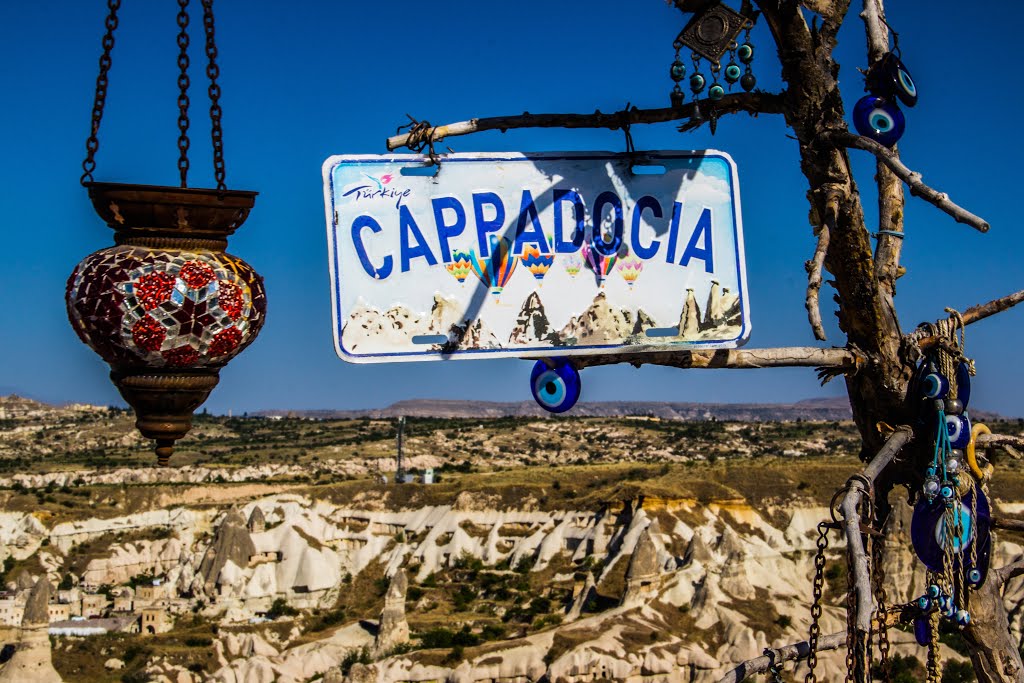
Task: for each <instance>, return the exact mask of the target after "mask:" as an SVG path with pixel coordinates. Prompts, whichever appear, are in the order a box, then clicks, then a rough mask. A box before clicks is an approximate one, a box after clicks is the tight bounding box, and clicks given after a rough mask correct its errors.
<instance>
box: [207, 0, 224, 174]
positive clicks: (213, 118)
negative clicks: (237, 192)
mask: <svg viewBox="0 0 1024 683" xmlns="http://www.w3.org/2000/svg"><path fill="white" fill-rule="evenodd" d="M202 3H203V28H204V29H205V31H206V58H207V60H209V61H208V62H207V64H206V77H207V78H209V79H210V87H209V89H208V91H207V92H208V93H209V95H210V126H211V127H210V136H211V137H212V139H213V176H214V178H215V179H216V181H217V189H218V190H226V189H227V185H226V184H225V180H224V176H225V169H224V132H223V130H222V129H221V124H220V117H221V114H223V110H222V109H221V107H220V86H219V85H218V84H217V78H218V77H219V76H220V67H219V66H217V43H216V41H215V40H214V33H213V0H202Z"/></svg>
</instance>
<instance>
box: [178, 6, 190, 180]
mask: <svg viewBox="0 0 1024 683" xmlns="http://www.w3.org/2000/svg"><path fill="white" fill-rule="evenodd" d="M178 28H179V29H180V30H179V31H178V50H179V52H178V69H179V70H180V73H179V74H178V91H179V92H178V131H179V134H178V152H179V155H178V173H180V174H181V186H182V187H188V148H189V139H188V124H189V121H188V86H189V78H188V64H189V61H188V43H189V40H188V32H187V30H186V29H187V28H188V0H178Z"/></svg>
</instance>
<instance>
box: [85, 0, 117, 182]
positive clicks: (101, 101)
mask: <svg viewBox="0 0 1024 683" xmlns="http://www.w3.org/2000/svg"><path fill="white" fill-rule="evenodd" d="M120 8H121V0H107V10H108V14H107V19H106V22H105V26H106V29H107V31H106V33H104V34H103V54H102V55H100V73H99V75H98V76H96V95H95V97H94V98H93V102H92V126H91V127H90V129H89V137H88V138H87V139H86V141H85V161H83V162H82V178H81V180H80V182H81V183H82V184H83V185H86V184H88V183H91V182H92V172H93V171H95V170H96V151H97V150H99V148H100V140H99V137H97V136H98V134H99V132H100V122H101V121H102V120H103V106H104V105H105V104H106V102H107V85H108V84H109V81H108V80H107V74H108V73H109V71H110V66H111V64H112V63H113V62H112V60H111V58H110V53H111V51H112V50H113V49H114V31H115V30H116V29H117V10H119V9H120Z"/></svg>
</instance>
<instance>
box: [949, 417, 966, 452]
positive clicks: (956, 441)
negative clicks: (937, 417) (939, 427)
mask: <svg viewBox="0 0 1024 683" xmlns="http://www.w3.org/2000/svg"><path fill="white" fill-rule="evenodd" d="M946 433H947V434H948V435H949V445H950V446H951V447H952V448H964V447H966V446H967V444H969V443H970V442H971V420H970V418H968V417H967V415H947V416H946Z"/></svg>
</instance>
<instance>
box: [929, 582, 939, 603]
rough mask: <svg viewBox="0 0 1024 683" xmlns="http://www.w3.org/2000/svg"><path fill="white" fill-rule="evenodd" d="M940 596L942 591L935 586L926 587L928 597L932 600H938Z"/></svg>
mask: <svg viewBox="0 0 1024 683" xmlns="http://www.w3.org/2000/svg"><path fill="white" fill-rule="evenodd" d="M941 596H942V589H941V588H939V586H938V585H937V584H934V583H933V584H932V585H930V586H928V597H930V598H931V599H932V600H938V599H939V598H940V597H941Z"/></svg>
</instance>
